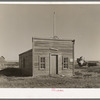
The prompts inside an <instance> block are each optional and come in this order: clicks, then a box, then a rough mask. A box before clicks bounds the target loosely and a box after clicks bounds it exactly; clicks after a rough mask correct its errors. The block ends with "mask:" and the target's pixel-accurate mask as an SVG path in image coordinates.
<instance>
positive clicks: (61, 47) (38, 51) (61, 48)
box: [33, 39, 73, 76]
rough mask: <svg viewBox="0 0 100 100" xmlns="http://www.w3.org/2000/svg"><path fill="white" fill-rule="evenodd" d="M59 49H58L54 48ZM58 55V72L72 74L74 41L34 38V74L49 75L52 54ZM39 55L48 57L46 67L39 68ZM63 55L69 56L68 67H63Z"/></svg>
mask: <svg viewBox="0 0 100 100" xmlns="http://www.w3.org/2000/svg"><path fill="white" fill-rule="evenodd" d="M52 48H53V49H57V51H55V50H52ZM51 54H57V55H58V74H61V75H72V68H73V62H70V60H71V59H73V42H72V41H59V40H54V41H52V40H41V39H40V40H39V39H33V75H34V76H38V75H49V73H50V72H49V71H50V55H51ZM39 57H45V58H46V68H45V69H44V70H42V69H39ZM63 57H68V69H63V60H62V59H63Z"/></svg>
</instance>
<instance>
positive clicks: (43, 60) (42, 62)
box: [41, 57, 45, 68]
mask: <svg viewBox="0 0 100 100" xmlns="http://www.w3.org/2000/svg"><path fill="white" fill-rule="evenodd" d="M41 68H45V57H41Z"/></svg>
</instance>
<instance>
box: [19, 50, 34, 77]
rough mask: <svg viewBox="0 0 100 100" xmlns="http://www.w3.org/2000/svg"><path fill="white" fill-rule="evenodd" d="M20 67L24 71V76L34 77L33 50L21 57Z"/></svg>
mask: <svg viewBox="0 0 100 100" xmlns="http://www.w3.org/2000/svg"><path fill="white" fill-rule="evenodd" d="M19 67H20V68H21V69H22V74H23V75H31V76H32V69H33V68H32V50H29V51H27V52H24V53H22V54H20V55H19Z"/></svg>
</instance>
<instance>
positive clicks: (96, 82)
mask: <svg viewBox="0 0 100 100" xmlns="http://www.w3.org/2000/svg"><path fill="white" fill-rule="evenodd" d="M0 88H100V66H94V67H93V66H92V67H89V68H88V67H83V68H79V67H78V68H76V69H75V76H73V77H66V76H60V75H57V76H51V77H50V76H38V77H35V78H32V77H18V76H17V77H16V76H5V75H0Z"/></svg>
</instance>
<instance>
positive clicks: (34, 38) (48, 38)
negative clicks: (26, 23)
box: [32, 38, 75, 42]
mask: <svg viewBox="0 0 100 100" xmlns="http://www.w3.org/2000/svg"><path fill="white" fill-rule="evenodd" d="M34 39H36V40H53V41H72V42H75V39H73V40H71V39H70V40H69V39H58V38H57V39H55V38H32V40H34Z"/></svg>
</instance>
